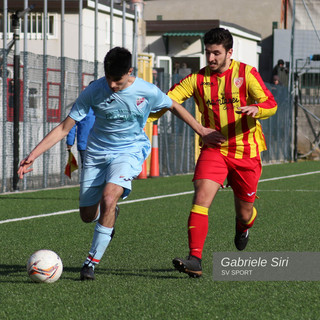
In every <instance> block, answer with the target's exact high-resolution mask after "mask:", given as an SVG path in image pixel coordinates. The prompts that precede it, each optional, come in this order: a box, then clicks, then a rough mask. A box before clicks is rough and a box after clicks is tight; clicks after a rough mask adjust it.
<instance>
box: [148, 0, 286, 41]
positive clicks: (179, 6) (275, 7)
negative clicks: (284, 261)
mask: <svg viewBox="0 0 320 320" xmlns="http://www.w3.org/2000/svg"><path fill="white" fill-rule="evenodd" d="M280 14H281V1H280V0H265V1H258V0H241V1H239V0H238V1H235V0H224V1H215V0H197V1H194V0H183V1H181V0H156V1H154V0H153V1H145V6H144V19H145V20H157V16H160V15H161V16H162V19H163V20H189V19H194V20H202V19H203V20H205V19H209V20H211V19H219V20H221V21H226V22H229V23H234V24H237V25H239V26H241V27H243V28H246V29H249V30H252V31H255V32H257V33H260V34H261V36H262V39H264V38H266V37H268V36H270V35H271V34H272V22H273V21H276V22H278V23H279V24H280Z"/></svg>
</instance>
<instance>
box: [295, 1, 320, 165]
mask: <svg viewBox="0 0 320 320" xmlns="http://www.w3.org/2000/svg"><path fill="white" fill-rule="evenodd" d="M319 13H320V5H319V1H318V0H308V1H306V0H292V28H291V35H290V36H291V52H290V64H291V65H290V83H289V85H290V88H289V89H290V93H291V105H292V109H293V119H294V123H293V127H294V137H293V159H294V160H298V159H308V160H320V32H319V30H320V20H319V19H318V17H319Z"/></svg>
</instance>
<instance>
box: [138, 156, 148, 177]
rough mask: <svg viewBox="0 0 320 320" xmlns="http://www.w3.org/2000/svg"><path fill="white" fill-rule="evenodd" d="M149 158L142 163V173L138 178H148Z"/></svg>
mask: <svg viewBox="0 0 320 320" xmlns="http://www.w3.org/2000/svg"><path fill="white" fill-rule="evenodd" d="M147 177H148V175H147V160H145V161H144V162H143V164H142V170H141V172H140V174H139V175H138V179H147Z"/></svg>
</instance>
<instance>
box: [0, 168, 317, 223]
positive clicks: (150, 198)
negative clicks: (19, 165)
mask: <svg viewBox="0 0 320 320" xmlns="http://www.w3.org/2000/svg"><path fill="white" fill-rule="evenodd" d="M317 173H320V171H312V172H306V173H299V174H293V175H290V176H282V177H275V178H269V179H262V180H260V181H259V183H261V182H267V181H275V180H282V179H289V178H296V177H300V176H307V175H311V174H317ZM229 190H230V189H229ZM263 191H277V192H279V191H282V192H283V191H299V192H319V190H260V191H259V192H263ZM186 194H193V190H192V191H185V192H179V193H172V194H165V195H161V196H155V197H148V198H140V199H135V200H127V201H124V202H119V203H118V205H123V204H130V203H135V202H143V201H151V200H157V199H163V198H171V197H178V196H183V195H186ZM77 211H79V209H71V210H65V211H58V212H52V213H45V214H39V215H34V216H28V217H21V218H14V219H7V220H0V224H4V223H9V222H16V221H23V220H31V219H36V218H44V217H49V216H57V215H62V214H67V213H72V212H77Z"/></svg>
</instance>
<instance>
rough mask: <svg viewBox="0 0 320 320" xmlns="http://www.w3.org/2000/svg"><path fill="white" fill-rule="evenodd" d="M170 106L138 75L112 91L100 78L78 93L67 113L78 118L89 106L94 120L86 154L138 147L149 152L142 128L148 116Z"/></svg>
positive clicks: (132, 150)
mask: <svg viewBox="0 0 320 320" xmlns="http://www.w3.org/2000/svg"><path fill="white" fill-rule="evenodd" d="M171 105H172V100H171V99H170V98H169V97H168V96H167V95H166V94H164V93H163V92H162V91H161V90H160V89H159V88H157V87H156V86H155V85H153V84H151V83H149V82H146V81H144V80H142V79H140V78H135V81H134V82H133V83H132V84H131V85H130V86H129V87H127V88H125V89H124V90H121V91H118V92H113V91H112V90H111V89H110V88H109V86H108V84H107V81H106V79H105V77H103V78H100V79H99V80H97V81H94V82H93V83H92V84H91V85H89V86H88V87H87V88H86V89H85V90H84V91H83V92H82V93H81V94H80V96H79V98H78V99H77V100H76V102H75V104H74V105H73V107H72V109H71V111H70V113H69V116H70V117H71V118H72V119H74V120H76V121H80V120H82V119H83V118H84V117H85V116H86V115H87V113H88V112H89V109H90V106H91V107H92V109H93V112H94V114H95V117H96V121H95V124H94V126H93V129H92V130H91V133H90V135H89V137H88V143H87V151H88V152H89V153H90V154H100V155H101V154H106V153H108V152H112V153H113V152H126V153H131V152H133V153H135V152H139V151H141V150H145V153H147V154H149V151H150V141H149V139H148V137H147V136H146V134H145V132H144V131H143V128H144V126H145V124H146V121H147V119H148V116H149V114H150V113H155V112H157V111H160V110H161V109H163V108H170V107H171Z"/></svg>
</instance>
